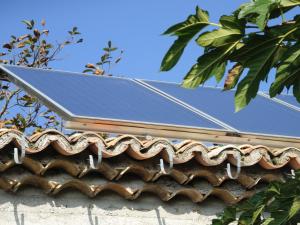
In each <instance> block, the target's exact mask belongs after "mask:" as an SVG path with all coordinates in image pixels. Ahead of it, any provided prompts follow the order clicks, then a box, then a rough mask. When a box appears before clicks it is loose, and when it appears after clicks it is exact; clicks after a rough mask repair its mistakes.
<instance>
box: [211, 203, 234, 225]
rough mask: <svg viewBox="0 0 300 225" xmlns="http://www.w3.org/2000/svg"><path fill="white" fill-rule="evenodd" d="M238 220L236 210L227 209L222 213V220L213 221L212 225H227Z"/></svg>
mask: <svg viewBox="0 0 300 225" xmlns="http://www.w3.org/2000/svg"><path fill="white" fill-rule="evenodd" d="M235 220H236V208H235V207H227V208H226V209H225V210H224V212H223V213H222V216H221V218H219V219H213V221H212V225H227V224H230V223H231V222H233V221H235Z"/></svg>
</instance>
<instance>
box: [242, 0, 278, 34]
mask: <svg viewBox="0 0 300 225" xmlns="http://www.w3.org/2000/svg"><path fill="white" fill-rule="evenodd" d="M278 5H279V1H278V0H256V1H251V2H249V3H246V4H244V5H242V6H241V10H240V12H239V18H240V19H241V18H247V17H249V16H255V23H256V24H257V26H258V27H259V28H260V29H261V30H264V28H265V26H266V24H267V22H268V19H269V16H270V13H271V11H272V10H273V9H275V8H276V7H278Z"/></svg>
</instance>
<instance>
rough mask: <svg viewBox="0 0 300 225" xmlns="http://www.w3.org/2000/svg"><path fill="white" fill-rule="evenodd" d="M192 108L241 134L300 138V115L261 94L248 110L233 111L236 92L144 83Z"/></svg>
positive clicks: (153, 82)
mask: <svg viewBox="0 0 300 225" xmlns="http://www.w3.org/2000/svg"><path fill="white" fill-rule="evenodd" d="M144 82H145V83H147V84H149V85H151V86H152V87H154V88H157V89H159V90H160V91H163V92H165V93H166V94H169V95H171V96H173V97H175V98H177V99H179V100H181V101H183V102H185V103H187V104H189V105H191V106H192V107H194V108H196V109H199V110H201V111H203V112H204V113H207V114H209V115H211V116H213V117H215V118H217V119H219V120H221V121H223V122H225V123H226V124H228V125H230V126H232V127H233V128H236V129H237V130H239V131H240V132H245V133H256V134H267V135H281V136H293V137H299V136H300V129H299V121H300V113H299V112H297V111H296V110H293V109H290V108H288V107H286V106H284V105H282V104H278V103H277V102H275V101H273V100H270V99H268V98H265V97H263V96H260V95H258V96H257V97H256V98H255V99H254V100H253V101H252V102H251V103H250V104H249V105H248V106H247V107H246V108H244V109H243V110H241V111H240V112H237V113H235V112H234V92H233V91H226V92H223V91H222V90H221V89H217V88H210V87H199V88H197V89H194V90H191V89H185V88H181V87H180V86H179V85H178V84H174V83H163V82H157V81H144Z"/></svg>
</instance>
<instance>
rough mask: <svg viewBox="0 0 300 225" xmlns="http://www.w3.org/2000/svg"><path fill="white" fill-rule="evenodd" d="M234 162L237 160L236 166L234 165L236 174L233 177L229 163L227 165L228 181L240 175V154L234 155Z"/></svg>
mask: <svg viewBox="0 0 300 225" xmlns="http://www.w3.org/2000/svg"><path fill="white" fill-rule="evenodd" d="M236 160H237V165H236V169H237V170H236V174H235V176H232V173H231V165H230V163H227V175H228V177H229V178H230V179H233V180H235V179H237V178H238V177H239V175H240V173H241V156H240V154H237V155H236Z"/></svg>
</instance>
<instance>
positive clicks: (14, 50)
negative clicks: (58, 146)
mask: <svg viewBox="0 0 300 225" xmlns="http://www.w3.org/2000/svg"><path fill="white" fill-rule="evenodd" d="M22 22H23V23H24V24H25V26H26V28H27V33H26V34H23V35H21V36H15V35H12V36H11V37H10V40H9V42H7V43H5V44H4V45H3V49H4V51H3V52H2V53H1V54H0V57H1V59H0V63H4V64H12V65H19V66H26V67H36V68H44V69H50V67H49V63H50V62H52V61H54V60H56V59H57V58H56V57H57V55H58V54H59V53H60V52H61V51H62V49H63V48H64V47H65V46H67V45H72V44H77V43H81V42H82V41H83V39H82V38H77V36H79V35H80V32H79V31H78V29H77V27H73V28H72V29H71V30H70V31H68V34H69V37H68V38H67V39H66V40H64V41H62V42H60V43H58V42H57V43H55V44H53V43H51V42H49V41H48V39H49V37H48V36H49V33H50V31H49V30H48V29H46V28H45V26H46V22H45V21H44V20H43V21H41V24H40V28H37V26H36V22H35V21H34V20H23V21H22ZM0 100H1V103H0V104H1V106H2V108H1V111H0V119H1V121H2V126H6V127H12V128H16V129H19V130H21V131H24V130H25V128H34V129H37V130H40V129H42V128H48V127H57V126H58V125H59V120H58V116H57V115H56V114H55V113H53V112H52V111H50V110H49V109H47V108H45V107H44V106H43V105H42V104H41V103H40V102H39V101H38V100H37V99H36V98H34V97H33V96H30V95H28V94H26V93H25V92H24V91H22V90H21V89H19V88H17V87H16V86H14V85H13V84H12V83H10V82H9V81H7V80H3V81H1V83H0ZM16 109H17V110H16Z"/></svg>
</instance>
